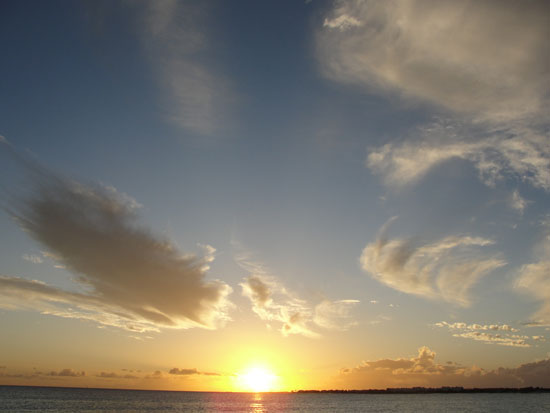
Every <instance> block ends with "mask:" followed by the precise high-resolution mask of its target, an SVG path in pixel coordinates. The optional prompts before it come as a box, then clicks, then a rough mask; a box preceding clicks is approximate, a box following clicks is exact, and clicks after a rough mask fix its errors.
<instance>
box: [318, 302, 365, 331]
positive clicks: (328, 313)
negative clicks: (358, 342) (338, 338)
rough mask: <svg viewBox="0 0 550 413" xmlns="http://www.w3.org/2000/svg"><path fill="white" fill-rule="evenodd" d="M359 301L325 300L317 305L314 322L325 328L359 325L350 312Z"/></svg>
mask: <svg viewBox="0 0 550 413" xmlns="http://www.w3.org/2000/svg"><path fill="white" fill-rule="evenodd" d="M358 303H359V301H358V300H338V301H330V300H323V301H321V302H320V303H319V304H317V305H316V306H315V315H314V317H313V322H314V323H315V324H317V325H318V326H319V327H323V328H328V329H333V330H347V329H349V328H350V327H352V326H354V325H357V322H355V321H354V320H353V319H352V318H351V315H350V313H351V310H353V308H354V307H355V306H356V305H357V304H358Z"/></svg>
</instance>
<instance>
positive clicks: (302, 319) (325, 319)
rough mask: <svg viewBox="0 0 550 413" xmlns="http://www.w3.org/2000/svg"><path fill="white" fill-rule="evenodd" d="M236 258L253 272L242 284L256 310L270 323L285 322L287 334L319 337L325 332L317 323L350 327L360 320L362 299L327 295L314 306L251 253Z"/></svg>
mask: <svg viewBox="0 0 550 413" xmlns="http://www.w3.org/2000/svg"><path fill="white" fill-rule="evenodd" d="M236 262H237V263H238V264H239V265H240V266H241V268H243V269H244V270H246V271H247V272H248V273H249V274H250V275H249V276H248V277H246V278H245V279H244V280H243V282H242V283H241V284H240V285H241V287H242V293H243V295H244V296H245V297H247V298H248V299H249V300H250V302H251V303H252V310H253V311H254V313H256V314H257V315H258V317H260V318H261V319H262V320H264V321H266V322H267V323H273V322H275V323H279V324H281V325H282V326H281V333H282V334H283V335H285V336H287V335H290V334H301V335H303V336H306V337H310V338H318V337H320V336H321V335H320V333H318V332H317V331H315V327H321V328H324V329H332V330H347V329H348V328H350V327H352V326H353V325H355V324H356V323H355V321H354V320H353V318H352V314H351V312H352V310H353V308H354V307H355V306H356V305H357V304H358V303H359V301H358V300H349V299H348V300H336V301H332V300H328V299H324V300H322V301H321V302H320V303H319V304H317V305H315V306H312V305H311V304H309V303H308V302H307V301H305V300H302V299H300V298H298V297H297V296H296V295H295V294H294V293H293V292H291V291H289V290H288V289H287V288H286V287H285V286H284V285H283V284H282V283H281V282H280V281H279V280H278V279H277V278H276V277H274V276H272V275H270V274H269V272H268V271H267V269H266V268H265V267H264V266H263V265H262V264H260V263H258V262H256V261H253V260H252V259H251V257H250V254H248V253H244V252H241V253H240V254H238V255H237V256H236Z"/></svg>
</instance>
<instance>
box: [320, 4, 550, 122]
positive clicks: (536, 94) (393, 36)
mask: <svg viewBox="0 0 550 413" xmlns="http://www.w3.org/2000/svg"><path fill="white" fill-rule="evenodd" d="M549 13H550V4H549V3H548V2H545V1H530V2H522V3H518V2H516V1H508V0H505V1H477V2H468V3H464V2H460V1H459V2H457V1H454V0H439V1H427V2H426V1H399V0H387V1H361V0H355V1H354V0H352V1H348V0H340V1H336V2H335V3H334V6H333V8H332V9H331V10H330V11H329V12H328V15H327V17H326V18H325V20H324V23H323V27H322V28H321V29H320V30H319V31H318V33H317V51H318V56H319V61H320V64H321V68H322V70H323V73H324V74H325V75H326V76H327V77H328V78H330V79H333V80H336V81H339V82H344V83H350V84H356V85H359V86H362V87H364V88H365V89H367V90H370V91H378V92H381V93H388V92H390V93H396V94H400V95H402V96H406V97H409V98H414V99H418V100H423V101H427V102H431V103H433V104H435V105H438V106H441V107H444V108H447V109H449V110H451V111H454V112H459V113H467V114H469V115H471V116H474V117H476V118H482V119H491V120H502V119H505V120H509V119H516V118H519V117H523V116H527V115H532V114H534V113H535V114H536V113H544V112H543V111H544V110H545V107H546V106H547V103H548V94H547V91H548V89H549V87H550V80H549V77H548V69H549V65H550V64H549V60H548V51H547V40H548V38H549V37H550V29H549V25H548V19H547V16H548V14H549ZM350 28H353V30H349V29H350ZM335 29H337V30H335ZM346 29H347V30H346Z"/></svg>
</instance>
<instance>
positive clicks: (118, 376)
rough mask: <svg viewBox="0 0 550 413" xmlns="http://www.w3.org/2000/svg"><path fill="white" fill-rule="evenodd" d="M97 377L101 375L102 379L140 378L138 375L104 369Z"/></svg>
mask: <svg viewBox="0 0 550 413" xmlns="http://www.w3.org/2000/svg"><path fill="white" fill-rule="evenodd" d="M96 377H100V378H102V379H139V377H138V376H134V375H133V374H118V373H114V372H107V371H102V372H101V373H99V374H98V375H96Z"/></svg>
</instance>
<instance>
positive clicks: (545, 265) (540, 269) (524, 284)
mask: <svg viewBox="0 0 550 413" xmlns="http://www.w3.org/2000/svg"><path fill="white" fill-rule="evenodd" d="M539 255H540V256H539V259H538V260H537V261H535V262H532V263H530V264H526V265H524V266H522V267H521V268H520V270H519V276H518V278H517V280H516V283H515V287H516V288H517V289H519V290H520V291H525V292H528V293H529V294H531V295H532V296H533V297H534V298H535V299H537V300H539V301H541V306H540V308H539V310H538V311H537V312H536V313H535V314H533V315H532V317H531V320H530V322H529V324H531V325H534V326H550V238H548V239H546V240H544V241H543V242H542V245H541V247H540V252H539Z"/></svg>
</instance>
